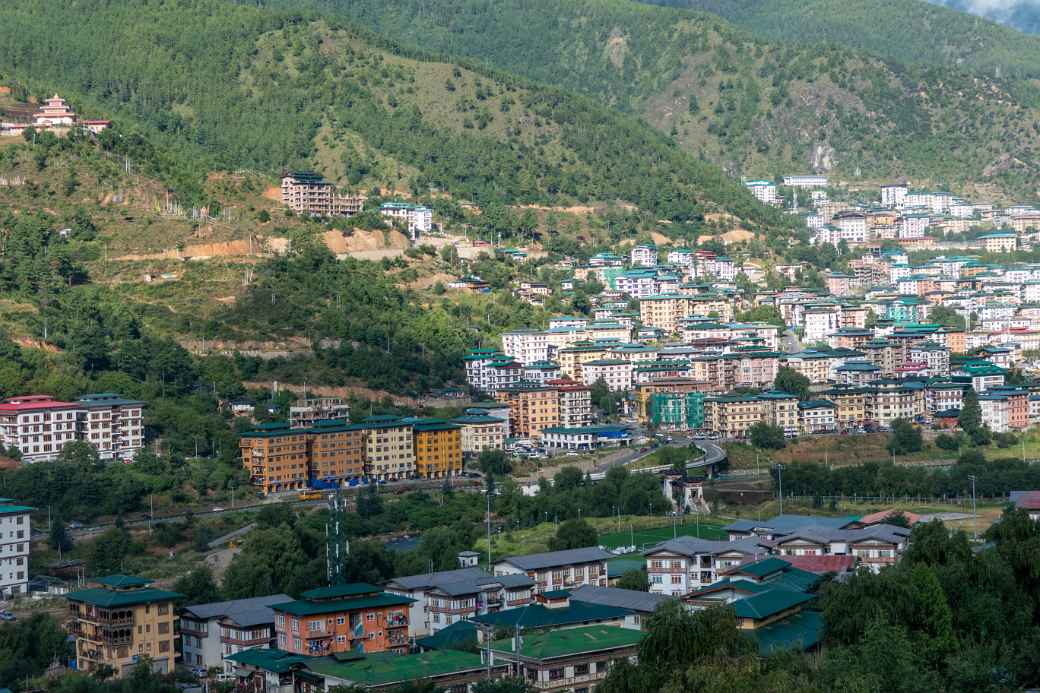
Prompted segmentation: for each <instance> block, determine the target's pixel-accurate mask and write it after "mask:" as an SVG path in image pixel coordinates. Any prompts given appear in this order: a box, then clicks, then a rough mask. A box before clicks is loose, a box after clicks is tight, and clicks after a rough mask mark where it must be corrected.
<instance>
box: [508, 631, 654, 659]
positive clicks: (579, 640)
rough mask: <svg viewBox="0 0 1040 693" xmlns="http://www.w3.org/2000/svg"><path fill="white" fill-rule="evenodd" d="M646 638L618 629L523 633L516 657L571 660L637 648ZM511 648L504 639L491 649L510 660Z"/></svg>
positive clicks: (512, 642) (643, 634)
mask: <svg viewBox="0 0 1040 693" xmlns="http://www.w3.org/2000/svg"><path fill="white" fill-rule="evenodd" d="M645 637H646V633H644V632H642V631H639V630H632V629H629V628H620V627H618V626H586V627H584V628H565V629H562V630H551V631H542V632H539V633H524V634H523V637H522V638H521V640H522V641H523V642H522V644H521V645H520V652H519V654H520V656H521V657H526V658H529V659H537V660H546V659H555V658H558V657H570V656H574V655H579V654H583V653H587V652H602V651H604V650H612V649H617V648H622V647H636V646H638V645H639V643H640V642H641V641H642V640H643V638H645ZM514 645H515V643H514V641H513V639H512V638H505V639H502V640H496V641H495V642H493V643H491V649H492V650H493V651H494V652H495V653H498V654H503V655H506V656H509V655H513V654H514V652H515V650H514V649H513V648H514Z"/></svg>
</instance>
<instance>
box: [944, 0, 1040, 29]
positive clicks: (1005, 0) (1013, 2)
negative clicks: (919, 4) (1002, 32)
mask: <svg viewBox="0 0 1040 693" xmlns="http://www.w3.org/2000/svg"><path fill="white" fill-rule="evenodd" d="M929 2H934V3H935V4H937V5H946V6H947V7H952V8H953V9H955V10H960V11H961V12H970V13H971V14H977V15H979V16H980V17H985V18H986V19H992V20H993V21H994V22H1000V23H1001V24H1006V25H1008V26H1010V27H1014V28H1016V29H1018V30H1019V31H1025V32H1028V33H1030V34H1040V6H1038V5H1037V4H1036V2H1033V1H1032V0H997V1H996V2H992V1H989V2H987V1H986V0H929Z"/></svg>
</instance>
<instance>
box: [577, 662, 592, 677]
mask: <svg viewBox="0 0 1040 693" xmlns="http://www.w3.org/2000/svg"><path fill="white" fill-rule="evenodd" d="M588 674H589V665H588V664H575V665H574V675H575V676H588Z"/></svg>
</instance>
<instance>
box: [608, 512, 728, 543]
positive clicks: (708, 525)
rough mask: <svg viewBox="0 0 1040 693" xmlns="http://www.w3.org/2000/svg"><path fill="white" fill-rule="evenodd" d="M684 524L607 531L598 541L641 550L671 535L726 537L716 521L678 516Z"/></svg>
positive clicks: (707, 537) (669, 537) (709, 537)
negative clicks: (698, 521)
mask: <svg viewBox="0 0 1040 693" xmlns="http://www.w3.org/2000/svg"><path fill="white" fill-rule="evenodd" d="M679 519H680V521H683V522H684V523H685V524H678V525H676V526H675V527H674V528H673V527H672V525H671V524H669V525H667V526H665V527H656V528H647V529H635V528H633V529H631V530H628V531H625V530H622V531H620V532H609V533H607V534H601V535H599V543H600V544H602V545H603V546H605V547H606V548H608V549H616V548H618V547H620V546H632V545H633V544H634V545H635V546H636V547H637V548H638V549H639V550H642V549H643V548H645V547H649V546H653V545H654V544H659V543H660V542H662V541H667V540H668V539H671V538H673V536H679V537H699V538H701V539H726V537H727V534H726V532H724V531H723V530H722V526H723V525H722V524H721V523H720V522H717V521H711V522H708V521H702V522H700V523H699V525H698V523H697V521H696V518H695V517H689V516H688V517H683V518H679Z"/></svg>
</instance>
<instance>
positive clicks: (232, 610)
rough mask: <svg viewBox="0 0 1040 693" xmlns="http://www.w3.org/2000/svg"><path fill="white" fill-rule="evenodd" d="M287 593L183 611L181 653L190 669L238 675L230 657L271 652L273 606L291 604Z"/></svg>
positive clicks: (196, 606)
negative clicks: (245, 652) (265, 651)
mask: <svg viewBox="0 0 1040 693" xmlns="http://www.w3.org/2000/svg"><path fill="white" fill-rule="evenodd" d="M291 601H292V597H290V596H288V595H285V594H271V595H267V596H265V597H253V598H251V599H234V600H231V601H226V602H213V603H211V604H196V605H194V606H188V607H184V608H183V609H182V610H181V653H182V659H183V661H184V664H186V665H187V666H190V667H205V668H206V669H212V668H219V669H220V670H221V672H222V673H224V674H232V673H234V667H235V665H234V662H230V661H228V660H227V659H225V658H226V657H228V656H229V655H233V654H237V653H239V652H241V651H242V650H248V649H251V648H259V649H270V647H271V645H272V643H273V642H274V639H275V633H274V611H272V610H271V605H272V604H285V603H286V602H291Z"/></svg>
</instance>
